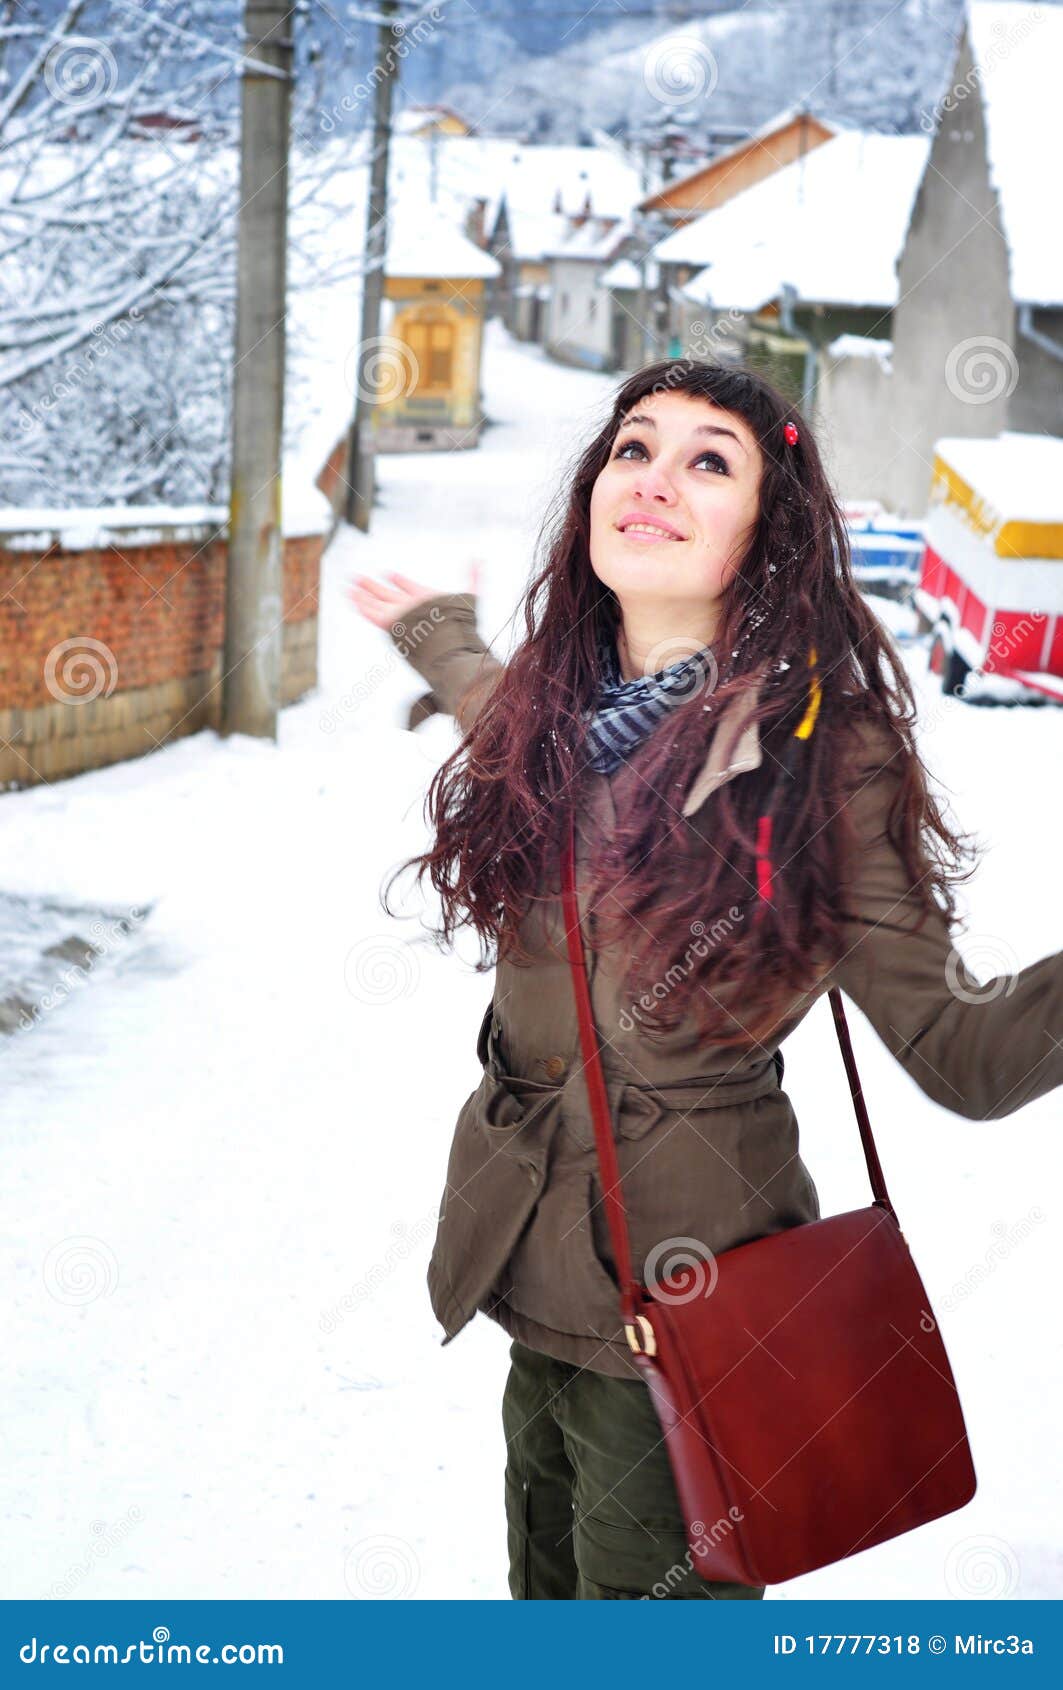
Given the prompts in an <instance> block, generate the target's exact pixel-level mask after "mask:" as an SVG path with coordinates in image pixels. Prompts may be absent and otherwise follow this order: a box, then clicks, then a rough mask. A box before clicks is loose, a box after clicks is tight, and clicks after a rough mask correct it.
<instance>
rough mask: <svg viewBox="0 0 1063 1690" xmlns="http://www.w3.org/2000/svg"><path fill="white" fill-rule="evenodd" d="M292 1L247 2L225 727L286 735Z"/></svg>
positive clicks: (225, 731) (224, 670)
mask: <svg viewBox="0 0 1063 1690" xmlns="http://www.w3.org/2000/svg"><path fill="white" fill-rule="evenodd" d="M291 16H292V8H291V4H290V0H289V3H287V4H286V3H285V0H244V46H245V49H246V55H247V57H246V59H245V62H244V63H243V64H242V65H241V67H240V71H241V105H240V110H241V118H240V211H239V224H238V242H237V277H236V335H235V343H234V368H233V398H232V411H233V415H232V471H231V474H232V480H231V490H230V495H229V566H228V572H227V576H226V583H225V649H224V662H223V668H222V725H221V731H222V733H223V734H231V733H245V734H257V735H259V736H261V737H264V738H274V739H275V738H276V735H277V706H278V701H279V694H280V669H281V638H282V599H281V540H282V534H281V430H282V424H283V419H284V345H285V333H284V314H285V309H286V304H285V296H286V285H287V247H288V115H289V107H290V102H291V83H292V69H291V67H292V38H291V21H290V20H291Z"/></svg>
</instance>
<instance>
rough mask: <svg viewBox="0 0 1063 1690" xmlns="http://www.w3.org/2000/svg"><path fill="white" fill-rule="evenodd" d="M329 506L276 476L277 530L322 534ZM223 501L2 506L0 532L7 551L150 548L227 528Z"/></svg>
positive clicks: (312, 491)
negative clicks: (278, 490)
mask: <svg viewBox="0 0 1063 1690" xmlns="http://www.w3.org/2000/svg"><path fill="white" fill-rule="evenodd" d="M331 522H332V510H331V507H330V505H329V502H328V500H327V499H326V497H325V495H324V493H322V492H321V490H320V488H318V487H315V486H313V485H312V484H311V483H307V482H305V481H304V480H303V479H302V478H293V479H292V481H291V484H289V479H288V477H287V474H285V475H282V477H281V532H282V533H283V534H284V535H297V534H327V533H328V531H329V528H330V526H331ZM228 526H229V507H228V505H207V504H198V505H98V506H94V507H90V506H78V507H77V508H76V509H74V510H72V509H71V508H70V507H69V506H67V505H4V506H0V536H2V537H3V544H4V549H5V550H7V551H13V552H17V551H34V552H36V551H43V550H45V549H47V547H49V546H59V547H60V548H61V549H62V550H63V551H68V552H72V551H94V550H97V549H98V548H100V547H103V546H151V545H159V544H161V542H162V541H164V540H167V541H194V540H201V539H203V538H204V537H205V536H206V535H208V534H209V533H211V532H216V531H217V530H218V529H219V528H223V529H226V530H227V529H228Z"/></svg>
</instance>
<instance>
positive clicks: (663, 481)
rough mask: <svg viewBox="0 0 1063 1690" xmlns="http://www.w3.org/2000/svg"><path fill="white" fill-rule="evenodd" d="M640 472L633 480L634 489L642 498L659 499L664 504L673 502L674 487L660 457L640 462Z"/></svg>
mask: <svg viewBox="0 0 1063 1690" xmlns="http://www.w3.org/2000/svg"><path fill="white" fill-rule="evenodd" d="M640 468H641V472H642V473H641V474H640V475H639V476H638V478H637V479H636V482H635V489H636V491H637V492H638V493H640V494H641V495H642V497H643V498H644V499H659V500H661V501H662V502H664V503H665V504H669V505H670V504H674V503H675V487H674V485H673V482H672V478H671V476H670V474H669V472H668V470H667V468H666V467H665V466H664V463H663V461H662V460H661V459H660V458H655V459H654V461H653V463H650V464H642V465H641V466H640Z"/></svg>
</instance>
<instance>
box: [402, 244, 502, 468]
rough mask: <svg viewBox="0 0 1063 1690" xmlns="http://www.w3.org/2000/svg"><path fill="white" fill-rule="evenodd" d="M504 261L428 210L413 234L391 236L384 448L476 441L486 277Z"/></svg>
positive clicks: (493, 274)
mask: <svg viewBox="0 0 1063 1690" xmlns="http://www.w3.org/2000/svg"><path fill="white" fill-rule="evenodd" d="M500 268H501V267H500V265H499V264H498V261H497V260H496V259H494V258H492V256H491V254H490V253H489V252H484V251H483V250H482V249H481V248H480V247H478V246H477V245H476V244H475V242H473V241H471V240H469V239H468V237H467V236H466V235H464V234H462V232H461V230H460V229H458V228H456V227H454V226H453V225H452V224H449V223H446V222H445V221H444V220H442V219H431V220H428V219H427V218H426V219H425V220H424V221H423V222H422V224H421V226H420V227H419V228H418V230H417V238H416V239H415V240H412V241H411V240H409V239H405V240H404V239H402V238H400V239H399V240H397V241H396V242H395V243H390V242H389V250H388V260H387V274H386V277H385V282H384V312H383V317H382V322H381V327H382V329H383V330H384V334H383V336H382V343H381V349H380V355H379V358H378V359H377V360H375V366H376V367H375V376H374V379H375V386H376V394H377V399H376V404H375V405H374V407H373V439H374V445H375V449H376V450H377V451H379V452H411V451H436V450H440V449H444V450H447V451H453V450H454V449H455V448H457V447H463V446H475V445H476V444H477V443H478V441H479V438H480V429H481V427H482V425H483V411H482V408H481V401H480V357H481V349H482V343H483V325H484V295H485V284H486V283H487V282H488V281H490V280H491V279H493V278H494V277H496V276H498V275H499V274H500Z"/></svg>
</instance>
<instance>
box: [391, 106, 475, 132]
mask: <svg viewBox="0 0 1063 1690" xmlns="http://www.w3.org/2000/svg"><path fill="white" fill-rule="evenodd" d="M392 131H393V133H394V134H396V135H405V136H409V135H419V136H421V137H422V139H423V138H424V137H425V136H427V135H472V134H474V133H475V131H474V129H473V127H472V125H471V124H469V123H466V121H465V119H464V118H463V117H462V116H461V115H460V113H458V112H456V111H454V110H453V108H452V107H450V106H416V105H413V106H407V107H406V109H405V110H404V111H401V112H399V113H398V115H397V116H396V117H395V118H394V119H393V121H392Z"/></svg>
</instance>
